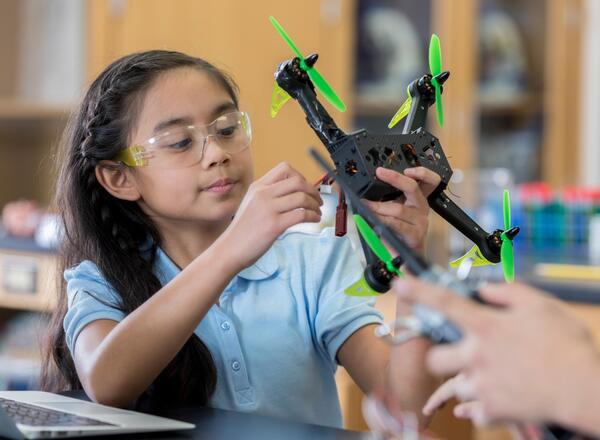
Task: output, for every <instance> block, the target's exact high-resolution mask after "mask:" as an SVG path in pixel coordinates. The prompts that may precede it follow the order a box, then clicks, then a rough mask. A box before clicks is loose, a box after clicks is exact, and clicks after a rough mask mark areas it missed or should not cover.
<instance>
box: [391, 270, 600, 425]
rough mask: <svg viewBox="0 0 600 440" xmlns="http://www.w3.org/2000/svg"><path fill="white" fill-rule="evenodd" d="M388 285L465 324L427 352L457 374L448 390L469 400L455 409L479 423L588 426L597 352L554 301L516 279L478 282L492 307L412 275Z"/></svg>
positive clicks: (443, 369)
mask: <svg viewBox="0 0 600 440" xmlns="http://www.w3.org/2000/svg"><path fill="white" fill-rule="evenodd" d="M394 290H395V291H396V292H397V293H398V295H399V297H400V298H401V300H403V301H404V302H406V303H407V304H413V303H421V304H424V305H427V306H429V307H431V308H433V309H435V310H438V311H440V312H442V313H443V314H444V315H445V316H446V317H447V318H448V319H450V320H451V321H453V322H454V323H456V324H457V325H458V326H459V327H460V328H461V330H462V331H463V338H462V339H461V340H460V341H459V342H458V343H455V344H451V345H445V346H437V347H434V348H432V349H431V350H430V351H429V353H428V356H427V366H428V368H429V369H430V370H431V371H432V372H433V373H435V374H437V375H444V376H447V375H451V374H457V373H459V372H460V373H461V376H459V377H460V380H459V381H458V383H456V380H455V383H453V384H452V386H451V393H450V394H455V395H456V396H457V397H458V398H459V400H461V401H463V402H469V404H468V405H463V406H462V409H461V410H460V411H459V413H460V414H459V415H463V416H465V417H469V418H471V419H472V420H473V421H474V422H476V423H477V424H488V423H491V422H499V421H517V422H547V421H553V422H556V423H561V424H564V425H565V426H570V427H575V428H579V429H583V430H587V431H588V432H594V431H593V429H594V428H593V427H591V426H590V424H589V423H587V420H588V419H586V415H587V414H589V412H590V411H593V410H592V409H591V408H594V407H597V402H596V403H595V405H594V404H593V403H592V402H593V400H597V399H598V397H597V396H598V395H600V393H599V392H598V388H600V385H597V384H598V383H599V382H600V381H599V380H598V378H599V377H600V360H599V355H598V352H597V350H596V349H595V347H594V344H593V341H592V338H591V336H590V333H589V331H588V330H587V329H586V327H585V326H584V325H583V323H581V322H580V321H579V320H578V319H576V318H575V317H573V316H572V315H571V314H570V313H569V312H568V311H567V310H566V309H565V308H564V307H563V306H561V305H560V303H559V302H558V301H557V300H555V299H552V298H550V297H548V296H546V295H545V294H543V293H542V292H540V291H538V290H536V289H533V288H531V287H528V286H526V285H523V284H519V283H515V284H510V285H507V284H502V285H487V286H484V287H481V288H480V289H479V293H480V294H481V296H482V298H483V299H484V300H485V301H486V302H488V303H491V304H496V305H498V306H501V307H496V308H494V307H488V306H483V305H480V304H477V303H475V302H473V301H471V300H468V299H466V298H463V297H460V296H458V295H456V294H453V293H451V292H448V291H445V290H443V289H441V288H438V287H437V286H432V285H428V284H424V283H422V282H421V281H419V280H417V279H415V278H411V277H407V278H406V279H404V280H398V281H397V282H396V283H395V284H394ZM446 394H448V393H446ZM593 418H594V419H595V415H593ZM584 419H585V420H586V422H584V421H583V420H584ZM586 423H587V424H586ZM595 428H597V429H600V428H599V427H597V426H596V427H595Z"/></svg>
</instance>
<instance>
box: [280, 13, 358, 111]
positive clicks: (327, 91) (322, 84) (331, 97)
mask: <svg viewBox="0 0 600 440" xmlns="http://www.w3.org/2000/svg"><path fill="white" fill-rule="evenodd" d="M269 21H270V22H271V24H272V25H273V26H274V27H275V29H276V30H277V32H279V35H281V37H282V38H283V40H284V41H285V42H286V43H287V44H288V46H289V47H290V48H291V49H292V51H294V53H295V54H296V56H297V57H298V58H300V68H301V69H302V70H304V71H305V72H306V73H307V74H308V77H309V78H310V80H311V81H312V82H313V84H314V85H315V87H316V88H317V89H318V90H319V91H320V92H321V93H322V94H323V96H325V98H326V99H327V100H328V101H329V102H330V103H331V104H332V105H333V106H334V107H335V108H336V109H338V110H339V111H341V112H345V111H346V104H344V102H343V101H342V100H341V99H340V97H339V96H338V95H337V94H336V93H335V92H334V91H333V89H332V88H331V86H330V85H329V84H328V83H327V81H325V78H323V76H322V75H321V74H320V73H319V72H318V71H317V69H315V68H314V67H309V66H308V65H307V64H306V62H305V61H304V57H303V56H302V54H301V53H300V51H299V50H298V48H297V47H296V45H295V44H294V42H293V41H292V39H291V38H290V37H289V35H288V34H287V33H286V32H285V31H284V30H283V27H281V25H280V24H279V22H278V21H277V20H276V19H275V17H273V16H271V17H269Z"/></svg>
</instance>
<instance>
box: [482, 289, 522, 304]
mask: <svg viewBox="0 0 600 440" xmlns="http://www.w3.org/2000/svg"><path fill="white" fill-rule="evenodd" d="M516 284H517V283H513V284H506V283H502V284H492V283H485V284H482V285H481V286H479V287H478V288H477V292H478V293H479V296H481V298H482V299H483V300H484V301H485V302H487V303H490V304H495V305H498V306H503V307H507V306H509V305H511V304H512V303H513V302H514V296H513V295H512V291H513V289H514V288H515V286H516Z"/></svg>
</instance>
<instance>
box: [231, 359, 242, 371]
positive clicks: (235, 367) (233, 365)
mask: <svg viewBox="0 0 600 440" xmlns="http://www.w3.org/2000/svg"><path fill="white" fill-rule="evenodd" d="M241 367H242V366H241V365H240V363H239V362H238V361H233V362H232V363H231V369H232V370H233V371H239V369H240V368H241Z"/></svg>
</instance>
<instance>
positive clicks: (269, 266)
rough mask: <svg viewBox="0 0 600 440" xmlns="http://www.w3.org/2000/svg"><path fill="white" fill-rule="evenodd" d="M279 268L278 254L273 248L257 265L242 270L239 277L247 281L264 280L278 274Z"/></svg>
mask: <svg viewBox="0 0 600 440" xmlns="http://www.w3.org/2000/svg"><path fill="white" fill-rule="evenodd" d="M278 268H279V264H278V263H277V254H276V252H275V250H274V249H273V248H272V247H271V249H269V250H268V251H267V252H265V253H264V254H263V255H262V257H260V258H259V259H258V261H257V262H256V263H254V264H253V265H252V266H248V267H247V268H245V269H244V270H242V271H241V272H240V273H238V275H237V276H238V277H240V278H244V279H246V280H264V279H266V278H269V277H270V276H271V275H273V274H274V273H275V272H277V269H278Z"/></svg>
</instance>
